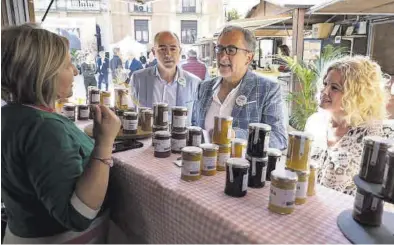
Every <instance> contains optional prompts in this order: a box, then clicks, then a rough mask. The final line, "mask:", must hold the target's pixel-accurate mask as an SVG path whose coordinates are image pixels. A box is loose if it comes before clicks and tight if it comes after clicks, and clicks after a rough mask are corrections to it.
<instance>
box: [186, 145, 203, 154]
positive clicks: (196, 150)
mask: <svg viewBox="0 0 394 245" xmlns="http://www.w3.org/2000/svg"><path fill="white" fill-rule="evenodd" d="M182 153H187V154H201V153H202V149H201V148H200V147H197V146H186V147H183V148H182Z"/></svg>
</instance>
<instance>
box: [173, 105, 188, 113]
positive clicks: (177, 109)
mask: <svg viewBox="0 0 394 245" xmlns="http://www.w3.org/2000/svg"><path fill="white" fill-rule="evenodd" d="M171 110H172V111H181V112H187V107H184V106H173V107H171Z"/></svg>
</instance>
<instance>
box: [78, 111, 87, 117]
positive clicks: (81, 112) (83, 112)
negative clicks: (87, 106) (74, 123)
mask: <svg viewBox="0 0 394 245" xmlns="http://www.w3.org/2000/svg"><path fill="white" fill-rule="evenodd" d="M79 116H80V117H82V118H87V117H89V110H79Z"/></svg>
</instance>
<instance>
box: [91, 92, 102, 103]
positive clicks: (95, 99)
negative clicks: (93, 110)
mask: <svg viewBox="0 0 394 245" xmlns="http://www.w3.org/2000/svg"><path fill="white" fill-rule="evenodd" d="M90 102H91V103H92V104H96V103H97V104H98V103H100V94H91V98H90Z"/></svg>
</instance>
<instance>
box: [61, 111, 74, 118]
mask: <svg viewBox="0 0 394 245" xmlns="http://www.w3.org/2000/svg"><path fill="white" fill-rule="evenodd" d="M63 115H64V116H65V117H67V118H73V117H74V115H75V114H74V111H66V110H63Z"/></svg>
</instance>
